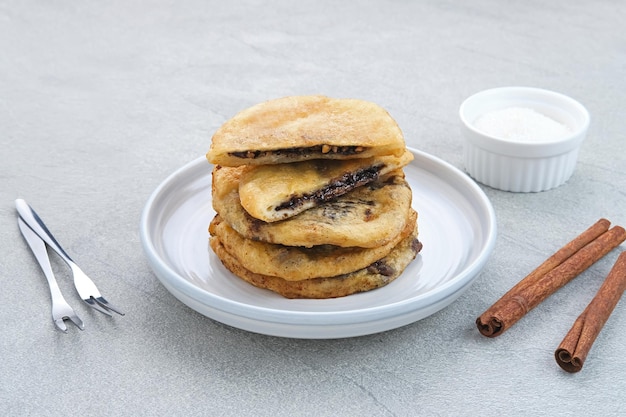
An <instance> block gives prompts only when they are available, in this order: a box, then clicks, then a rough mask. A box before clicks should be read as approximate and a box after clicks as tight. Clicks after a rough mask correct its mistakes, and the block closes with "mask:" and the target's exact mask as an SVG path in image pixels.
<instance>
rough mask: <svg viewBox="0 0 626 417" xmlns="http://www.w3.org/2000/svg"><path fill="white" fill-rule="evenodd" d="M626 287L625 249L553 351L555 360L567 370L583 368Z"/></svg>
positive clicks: (574, 370)
mask: <svg viewBox="0 0 626 417" xmlns="http://www.w3.org/2000/svg"><path fill="white" fill-rule="evenodd" d="M624 290H626V252H622V253H621V254H620V256H619V257H618V258H617V261H616V262H615V265H613V268H612V269H611V272H609V275H608V276H607V277H606V279H605V280H604V283H602V286H601V287H600V289H599V290H598V292H597V293H596V295H595V297H593V300H591V302H590V303H589V305H588V306H587V308H585V310H584V311H583V312H582V314H581V315H580V316H578V318H577V319H576V321H575V322H574V325H573V326H572V328H571V329H570V331H569V332H568V333H567V335H566V336H565V338H564V339H563V341H562V342H561V344H560V345H559V347H558V348H557V349H556V351H555V352H554V357H555V359H556V363H558V364H559V366H560V367H561V368H563V369H564V370H566V371H567V372H578V371H580V370H581V369H582V367H583V364H584V363H585V358H586V357H587V354H588V353H589V350H590V349H591V346H592V345H593V342H594V341H595V340H596V337H598V334H600V331H601V330H602V327H603V326H604V324H605V323H606V321H607V320H608V318H609V316H610V315H611V313H612V312H613V309H614V308H615V306H616V305H617V303H618V302H619V299H620V298H621V296H622V294H623V293H624Z"/></svg>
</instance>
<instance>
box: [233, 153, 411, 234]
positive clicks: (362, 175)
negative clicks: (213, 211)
mask: <svg viewBox="0 0 626 417" xmlns="http://www.w3.org/2000/svg"><path fill="white" fill-rule="evenodd" d="M412 160H413V154H412V153H411V152H409V151H405V152H404V153H403V154H402V156H400V157H397V156H393V155H388V156H380V157H373V158H361V159H351V160H346V161H337V160H328V159H317V160H313V161H304V162H294V163H292V164H278V165H259V166H254V167H252V168H250V169H248V170H247V171H246V172H245V174H244V175H243V176H242V177H241V180H240V182H239V199H240V201H241V205H242V206H243V208H244V209H245V210H246V211H247V212H248V214H250V215H251V216H252V217H254V218H256V219H259V220H263V221H265V222H275V221H278V220H284V219H287V218H289V217H292V216H295V215H297V214H299V213H302V212H303V211H305V210H307V209H310V208H311V207H315V206H317V205H320V204H323V203H324V202H326V201H328V200H331V199H333V198H337V197H339V196H341V195H343V194H345V193H347V192H349V191H351V190H353V189H354V188H357V187H359V186H363V185H365V184H369V183H370V182H373V181H375V180H376V179H377V178H379V177H380V176H384V175H386V174H388V173H389V172H391V171H394V170H396V169H400V168H402V167H404V166H406V165H407V164H408V163H409V162H411V161H412Z"/></svg>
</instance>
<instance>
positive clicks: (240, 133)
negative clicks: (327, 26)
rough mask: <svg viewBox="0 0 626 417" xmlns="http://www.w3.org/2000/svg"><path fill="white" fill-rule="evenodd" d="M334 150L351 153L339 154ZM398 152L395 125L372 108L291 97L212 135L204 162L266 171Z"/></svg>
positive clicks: (252, 112)
mask: <svg viewBox="0 0 626 417" xmlns="http://www.w3.org/2000/svg"><path fill="white" fill-rule="evenodd" d="M337 147H338V148H342V147H350V148H351V149H350V152H348V153H343V152H341V151H337ZM404 148H405V143H404V137H403V135H402V131H401V130H400V128H399V126H398V124H397V123H396V121H395V120H394V119H393V118H392V117H391V116H390V115H389V113H387V111H386V110H384V109H383V108H381V107H380V106H378V105H377V104H374V103H371V102H368V101H363V100H356V99H334V98H329V97H325V96H319V95H318V96H291V97H284V98H280V99H275V100H270V101H266V102H263V103H260V104H257V105H255V106H252V107H250V108H248V109H246V110H243V111H241V112H240V113H238V114H236V115H235V116H234V117H233V118H232V119H230V120H228V121H227V122H225V123H224V124H223V125H222V126H221V127H220V128H219V129H218V130H217V131H216V132H215V134H214V135H213V138H212V142H211V148H210V150H209V152H208V153H207V155H206V156H207V159H208V160H209V162H211V163H213V164H220V165H224V166H238V165H243V164H245V165H266V164H277V163H286V162H297V161H303V160H307V159H317V158H328V159H352V158H368V157H372V156H375V155H391V154H394V155H401V154H402V152H404ZM293 150H298V151H297V152H293ZM237 155H239V156H237ZM251 155H253V156H254V157H252V156H251Z"/></svg>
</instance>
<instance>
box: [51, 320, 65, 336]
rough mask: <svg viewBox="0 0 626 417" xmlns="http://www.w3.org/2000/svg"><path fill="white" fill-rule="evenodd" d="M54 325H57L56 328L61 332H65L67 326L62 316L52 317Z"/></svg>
mask: <svg viewBox="0 0 626 417" xmlns="http://www.w3.org/2000/svg"><path fill="white" fill-rule="evenodd" d="M54 325H55V326H57V328H58V329H59V330H61V331H62V332H64V333H67V326H66V325H65V322H64V321H63V318H59V319H54Z"/></svg>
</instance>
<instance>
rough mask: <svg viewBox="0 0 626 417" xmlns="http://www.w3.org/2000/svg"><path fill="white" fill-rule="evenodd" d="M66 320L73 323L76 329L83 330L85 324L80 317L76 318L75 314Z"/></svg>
mask: <svg viewBox="0 0 626 417" xmlns="http://www.w3.org/2000/svg"><path fill="white" fill-rule="evenodd" d="M67 318H68V319H70V321H71V322H72V323H74V324H75V325H76V327H78V328H79V329H81V330H85V324H84V323H83V321H82V320H81V319H80V317H78V316H77V315H76V314H72V315H71V316H68V317H67Z"/></svg>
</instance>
